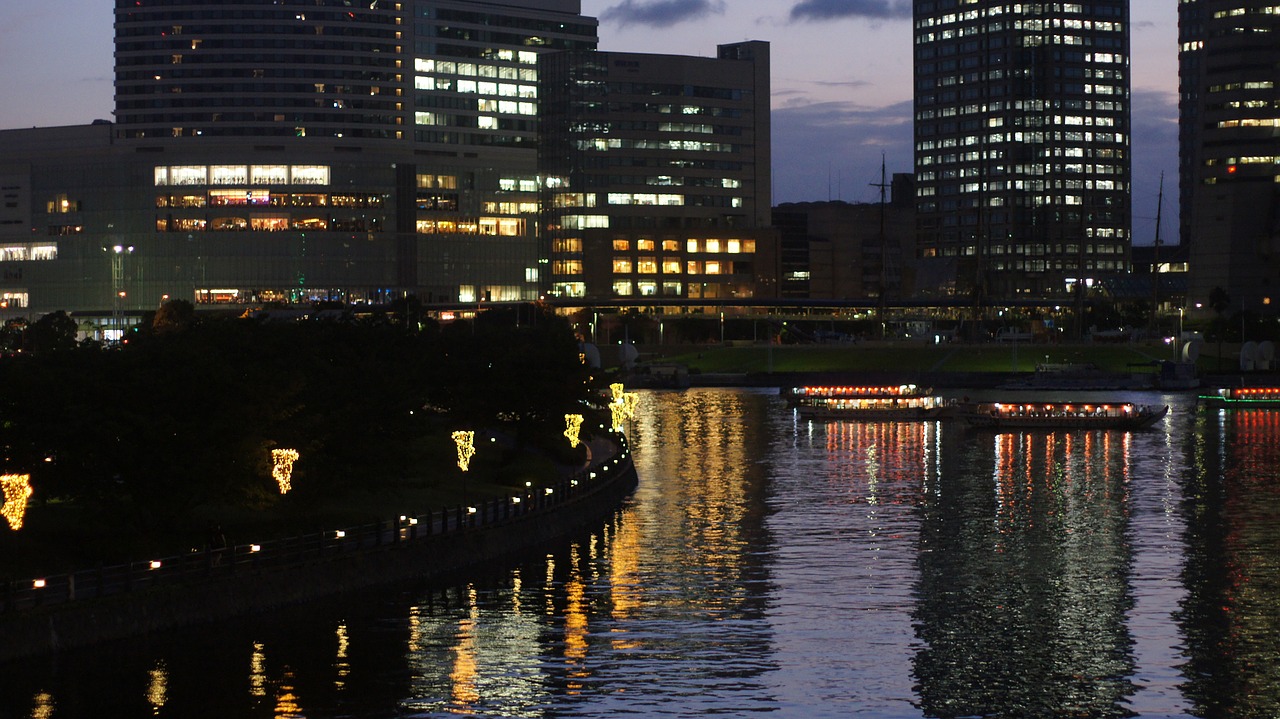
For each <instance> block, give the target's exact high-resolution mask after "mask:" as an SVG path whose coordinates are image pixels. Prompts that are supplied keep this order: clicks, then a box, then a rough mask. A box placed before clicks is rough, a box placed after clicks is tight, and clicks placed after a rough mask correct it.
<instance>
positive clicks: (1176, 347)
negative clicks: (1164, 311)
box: [1173, 307, 1187, 362]
mask: <svg viewBox="0 0 1280 719" xmlns="http://www.w3.org/2000/svg"><path fill="white" fill-rule="evenodd" d="M1186 310H1187V308H1185V307H1179V308H1178V336H1177V337H1174V338H1173V361H1174V362H1181V361H1182V317H1183V315H1184V314H1185V313H1186Z"/></svg>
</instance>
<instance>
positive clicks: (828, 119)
mask: <svg viewBox="0 0 1280 719" xmlns="http://www.w3.org/2000/svg"><path fill="white" fill-rule="evenodd" d="M911 114H912V103H911V102H910V101H906V102H900V103H895V104H892V105H886V106H883V107H871V106H867V105H859V104H857V103H853V102H818V103H807V104H801V103H799V102H796V103H795V104H792V105H789V106H786V107H780V108H775V109H774V111H773V176H774V201H775V202H777V203H781V202H804V201H810V200H827V199H843V200H851V201H856V202H874V201H876V200H877V198H878V195H879V190H878V189H876V188H874V187H872V183H875V182H879V179H880V161H881V158H882V157H883V158H884V161H885V163H886V166H887V168H888V171H889V172H890V173H894V172H911V169H912V168H911V164H912V161H913V156H912V136H911V133H912V127H911ZM819 165H820V166H819Z"/></svg>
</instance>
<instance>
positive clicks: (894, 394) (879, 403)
mask: <svg viewBox="0 0 1280 719" xmlns="http://www.w3.org/2000/svg"><path fill="white" fill-rule="evenodd" d="M787 403H788V404H789V405H791V406H792V407H793V408H795V411H796V413H797V414H799V415H800V416H801V417H802V418H804V419H851V420H867V421H873V422H878V421H891V420H903V421H920V420H930V419H942V418H944V417H946V416H947V415H948V414H950V413H951V411H952V410H953V408H954V407H955V404H954V402H953V401H951V400H947V399H943V398H942V397H938V396H936V395H932V394H929V392H928V391H927V390H921V389H920V388H919V387H916V386H915V385H913V384H904V385H896V386H884V387H793V388H791V389H790V390H789V391H788V392H787Z"/></svg>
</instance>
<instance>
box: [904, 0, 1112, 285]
mask: <svg viewBox="0 0 1280 719" xmlns="http://www.w3.org/2000/svg"><path fill="white" fill-rule="evenodd" d="M914 20H915V31H914V32H915V170H916V182H917V185H916V187H917V199H916V211H917V240H918V252H919V253H920V258H919V259H920V261H921V262H920V271H921V274H920V277H921V278H922V280H923V278H925V277H934V278H938V281H937V282H935V287H934V289H933V292H934V293H935V294H941V295H947V294H950V295H955V296H966V297H973V298H974V299H975V301H987V300H998V299H1002V298H1003V299H1029V298H1052V297H1066V296H1070V295H1074V294H1075V292H1076V289H1077V287H1078V284H1077V283H1078V282H1079V281H1082V280H1083V281H1085V282H1086V283H1091V282H1092V281H1093V280H1094V279H1095V278H1097V277H1100V276H1106V275H1110V274H1115V273H1121V272H1125V271H1127V270H1128V268H1129V248H1130V241H1131V238H1130V224H1131V220H1130V175H1131V170H1130V157H1129V150H1130V136H1129V128H1130V120H1129V98H1130V89H1129V87H1130V86H1129V3H1128V0H1086V1H1084V2H1067V3H1020V4H1019V3H1014V4H1011V3H1007V2H1002V1H998V0H917V1H916V2H915V8H914ZM920 290H921V291H922V292H928V291H929V290H928V288H925V287H921V288H920Z"/></svg>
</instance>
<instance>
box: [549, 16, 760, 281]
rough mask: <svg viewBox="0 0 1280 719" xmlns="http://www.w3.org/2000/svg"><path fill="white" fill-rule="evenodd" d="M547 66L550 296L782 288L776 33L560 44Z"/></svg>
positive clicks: (550, 55)
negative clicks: (755, 37)
mask: <svg viewBox="0 0 1280 719" xmlns="http://www.w3.org/2000/svg"><path fill="white" fill-rule="evenodd" d="M539 70H540V72H541V73H542V78H543V88H544V95H543V97H542V108H543V116H542V118H541V131H542V143H541V150H540V151H541V169H542V171H543V173H544V175H545V190H544V197H543V231H544V242H545V243H546V244H545V248H546V250H545V254H546V256H547V257H548V258H549V260H550V278H551V292H552V294H553V295H555V296H557V297H561V298H574V297H581V298H586V299H614V298H623V299H625V298H644V297H662V298H671V299H694V300H696V299H732V298H747V297H772V296H776V290H777V287H776V256H775V254H774V249H773V248H774V244H775V242H774V234H773V233H772V231H770V230H769V229H768V227H769V223H770V199H771V184H770V177H769V167H770V136H769V132H770V129H769V128H770V125H769V99H770V98H769V45H768V43H765V42H755V41H753V42H743V43H736V44H731V45H721V46H720V47H719V48H718V53H717V56H716V57H690V56H675V55H656V54H642V53H619V52H564V53H555V54H549V55H544V56H542V57H541V58H540V61H539Z"/></svg>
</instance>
